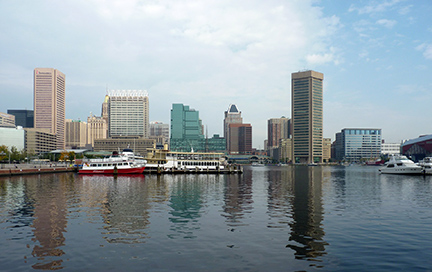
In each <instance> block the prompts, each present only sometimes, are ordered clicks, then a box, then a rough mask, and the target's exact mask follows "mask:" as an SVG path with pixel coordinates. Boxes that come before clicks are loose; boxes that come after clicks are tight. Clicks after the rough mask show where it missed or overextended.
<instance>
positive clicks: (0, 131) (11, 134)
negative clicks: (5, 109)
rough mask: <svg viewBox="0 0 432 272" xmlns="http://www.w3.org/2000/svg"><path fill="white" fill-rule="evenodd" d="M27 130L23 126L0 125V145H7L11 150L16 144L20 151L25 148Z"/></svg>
mask: <svg viewBox="0 0 432 272" xmlns="http://www.w3.org/2000/svg"><path fill="white" fill-rule="evenodd" d="M24 139H25V131H24V129H23V128H22V127H17V128H15V127H13V128H6V127H0V145H5V146H7V148H8V149H9V150H11V148H12V147H13V146H14V147H16V149H17V150H18V151H21V150H23V149H24V148H25V140H24Z"/></svg>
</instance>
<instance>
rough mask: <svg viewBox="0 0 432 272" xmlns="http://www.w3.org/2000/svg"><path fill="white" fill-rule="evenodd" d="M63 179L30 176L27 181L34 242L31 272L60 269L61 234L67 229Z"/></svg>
mask: <svg viewBox="0 0 432 272" xmlns="http://www.w3.org/2000/svg"><path fill="white" fill-rule="evenodd" d="M65 177H66V176H64V175H62V176H57V175H43V176H35V177H33V181H34V182H30V183H29V182H27V186H26V187H27V195H28V197H29V198H31V199H32V200H33V201H34V204H33V205H34V209H33V217H34V220H33V224H32V225H31V227H32V228H33V233H34V237H33V238H32V242H34V243H35V245H34V246H33V250H32V255H33V256H34V257H37V262H36V263H35V264H33V265H32V267H33V268H34V269H42V270H57V269H62V268H63V265H62V263H63V258H62V256H63V255H64V254H65V252H64V251H63V249H62V247H63V246H64V245H65V240H66V239H65V237H64V232H65V231H66V226H67V222H68V221H67V207H66V197H65V184H66V179H65Z"/></svg>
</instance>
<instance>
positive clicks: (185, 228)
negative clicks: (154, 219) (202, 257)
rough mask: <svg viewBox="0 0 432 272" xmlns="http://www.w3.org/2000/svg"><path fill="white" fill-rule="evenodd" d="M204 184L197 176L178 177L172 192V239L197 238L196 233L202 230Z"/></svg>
mask: <svg viewBox="0 0 432 272" xmlns="http://www.w3.org/2000/svg"><path fill="white" fill-rule="evenodd" d="M202 190H203V188H202V184H200V183H199V181H198V180H196V176H191V175H182V176H177V179H176V182H175V183H174V185H173V188H172V190H171V198H170V204H169V206H170V207H171V211H170V218H169V220H170V221H171V222H172V223H173V224H172V225H171V228H170V229H171V231H173V234H170V235H169V237H170V238H178V237H182V238H196V235H195V234H194V231H196V230H198V229H200V224H199V218H200V217H201V208H202V206H203V199H202V197H203V191H202Z"/></svg>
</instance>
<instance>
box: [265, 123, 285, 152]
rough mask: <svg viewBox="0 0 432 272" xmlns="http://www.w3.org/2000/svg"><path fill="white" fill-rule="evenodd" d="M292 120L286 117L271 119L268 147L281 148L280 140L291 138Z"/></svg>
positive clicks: (268, 125)
mask: <svg viewBox="0 0 432 272" xmlns="http://www.w3.org/2000/svg"><path fill="white" fill-rule="evenodd" d="M290 124H291V120H290V119H289V118H286V117H281V118H271V119H269V120H268V121H267V140H268V142H267V147H268V148H272V147H277V146H279V140H280V139H289V138H290V132H291V131H290Z"/></svg>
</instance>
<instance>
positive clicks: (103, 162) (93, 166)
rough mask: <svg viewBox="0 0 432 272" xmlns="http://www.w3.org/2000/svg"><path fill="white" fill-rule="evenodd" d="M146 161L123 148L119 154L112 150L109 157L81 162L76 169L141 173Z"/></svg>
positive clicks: (81, 171)
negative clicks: (81, 165) (80, 165)
mask: <svg viewBox="0 0 432 272" xmlns="http://www.w3.org/2000/svg"><path fill="white" fill-rule="evenodd" d="M145 165H146V161H145V160H144V159H143V158H140V157H136V156H135V155H134V153H133V152H132V150H131V149H124V150H123V152H122V153H121V154H118V152H113V154H112V155H111V156H110V157H109V158H103V159H90V160H87V161H84V162H83V167H82V168H81V169H79V170H78V172H79V173H80V174H142V173H143V172H144V169H145Z"/></svg>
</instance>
